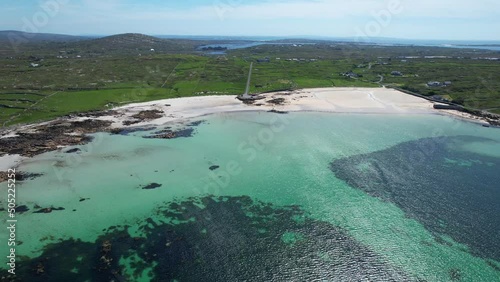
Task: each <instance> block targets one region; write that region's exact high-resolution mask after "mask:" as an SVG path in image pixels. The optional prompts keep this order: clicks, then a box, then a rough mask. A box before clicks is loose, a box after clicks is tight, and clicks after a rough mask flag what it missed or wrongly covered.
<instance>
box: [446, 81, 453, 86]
mask: <svg viewBox="0 0 500 282" xmlns="http://www.w3.org/2000/svg"><path fill="white" fill-rule="evenodd" d="M451 84H452V83H451V81H445V82H444V86H450V85H451Z"/></svg>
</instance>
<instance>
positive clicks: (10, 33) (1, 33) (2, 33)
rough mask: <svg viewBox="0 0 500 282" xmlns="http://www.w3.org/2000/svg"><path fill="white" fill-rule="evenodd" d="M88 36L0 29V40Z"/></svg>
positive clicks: (77, 38) (50, 40)
mask: <svg viewBox="0 0 500 282" xmlns="http://www.w3.org/2000/svg"><path fill="white" fill-rule="evenodd" d="M89 38H90V37H84V36H73V35H65V34H53V33H29V32H22V31H16V30H0V41H11V40H17V41H19V40H22V41H23V42H25V43H28V42H72V41H80V40H85V39H89Z"/></svg>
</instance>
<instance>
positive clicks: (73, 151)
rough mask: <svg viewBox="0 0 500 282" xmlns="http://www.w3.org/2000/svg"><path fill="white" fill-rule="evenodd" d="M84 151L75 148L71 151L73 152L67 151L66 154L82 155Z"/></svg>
mask: <svg viewBox="0 0 500 282" xmlns="http://www.w3.org/2000/svg"><path fill="white" fill-rule="evenodd" d="M81 151H82V150H80V148H74V149H71V150H67V151H66V152H65V153H66V154H73V153H80V152H81Z"/></svg>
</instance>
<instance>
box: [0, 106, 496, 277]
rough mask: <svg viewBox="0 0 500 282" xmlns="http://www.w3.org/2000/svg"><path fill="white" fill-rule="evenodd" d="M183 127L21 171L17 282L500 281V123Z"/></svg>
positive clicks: (316, 120)
mask: <svg viewBox="0 0 500 282" xmlns="http://www.w3.org/2000/svg"><path fill="white" fill-rule="evenodd" d="M194 121H201V123H199V124H198V123H192V122H193V120H190V121H184V122H182V123H177V124H175V125H166V126H168V127H173V128H174V129H183V128H193V129H194V131H193V134H192V136H187V137H180V138H176V139H170V140H165V139H147V138H143V137H144V136H149V135H151V134H152V133H153V132H155V131H159V130H162V129H163V128H162V127H161V128H156V129H154V130H151V131H137V132H132V133H129V134H125V133H124V134H121V135H111V134H108V133H99V134H95V135H94V141H93V142H91V143H89V144H88V145H85V146H79V147H78V148H80V149H81V152H79V153H65V151H67V149H63V150H61V151H58V152H51V153H46V154H43V155H40V156H38V157H35V158H33V159H31V160H30V161H28V162H26V163H25V164H23V165H21V166H20V167H19V168H18V170H19V171H24V172H30V173H40V174H42V176H40V177H37V178H33V179H31V180H26V181H24V182H22V183H18V185H17V194H18V195H17V201H18V205H26V207H27V208H28V209H29V210H28V211H26V212H23V213H18V216H17V219H18V223H17V239H18V241H20V242H19V243H20V244H19V245H18V246H17V248H16V252H17V254H18V256H19V257H18V258H19V262H18V269H17V270H18V274H17V278H18V279H20V281H110V280H111V279H114V280H115V281H314V280H316V281H500V220H499V218H500V217H499V216H498V215H499V214H500V185H498V183H500V130H499V129H497V128H485V127H482V126H480V125H477V124H473V123H469V122H464V121H460V120H457V119H453V118H450V117H446V116H439V115H354V114H353V115H350V114H325V113H293V114H286V115H281V114H273V113H258V112H244V113H232V114H218V115H211V116H206V117H202V118H198V119H196V120H194ZM69 149H71V148H69ZM153 183H154V184H159V185H161V186H159V185H155V186H159V187H156V188H155V189H143V188H147V186H148V185H149V184H153ZM0 188H1V193H2V194H5V195H6V194H7V191H6V189H7V185H6V183H2V184H0ZM3 198H5V197H3ZM3 198H2V200H1V207H4V208H5V207H6V201H5V200H3ZM45 208H52V211H51V212H50V213H44V212H42V213H36V211H40V210H43V209H45ZM54 208H63V209H61V210H56V209H54ZM5 219H6V218H5ZM7 236H8V234H7V232H6V231H5V230H2V231H1V233H0V242H7ZM1 246H2V247H1V248H0V250H1V251H2V254H4V253H5V254H7V246H6V244H3V243H2V245H1ZM3 267H6V265H4V266H3ZM37 269H43V272H42V273H40V272H39V273H38V274H37V273H36V270H37Z"/></svg>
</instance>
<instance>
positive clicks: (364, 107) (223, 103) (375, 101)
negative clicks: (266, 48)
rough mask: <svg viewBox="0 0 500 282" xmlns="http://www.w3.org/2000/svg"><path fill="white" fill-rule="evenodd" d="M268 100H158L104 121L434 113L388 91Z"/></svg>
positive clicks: (323, 91)
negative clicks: (158, 114)
mask: <svg viewBox="0 0 500 282" xmlns="http://www.w3.org/2000/svg"><path fill="white" fill-rule="evenodd" d="M263 96H265V97H266V98H265V99H263V100H258V101H256V102H255V104H253V105H245V104H243V103H242V102H240V101H239V100H237V99H236V96H204V97H188V98H178V99H167V100H159V101H153V102H147V103H140V104H130V105H127V106H123V107H119V108H116V109H114V110H116V111H118V112H120V113H122V114H123V115H122V116H120V117H119V118H118V119H116V118H114V119H110V118H106V117H103V118H101V119H107V120H113V121H115V122H116V123H115V126H118V127H121V126H122V125H121V124H120V121H124V120H127V119H131V116H132V115H134V114H137V113H139V112H140V111H144V110H154V109H156V110H161V111H163V112H165V117H163V118H160V119H156V120H153V121H148V122H144V123H140V124H135V125H134V126H142V125H147V124H156V125H160V124H164V123H167V122H171V121H175V120H179V119H186V118H192V117H197V116H202V115H207V114H213V113H224V112H237V111H269V110H272V109H276V110H280V111H289V112H299V111H317V112H331V113H376V114H405V113H406V114H415V113H435V112H436V110H434V109H433V108H432V105H433V104H432V103H430V102H429V101H427V100H424V99H420V98H417V97H414V96H411V95H407V94H405V93H402V92H399V91H396V90H393V89H387V88H316V89H303V90H297V91H293V92H276V93H268V94H264V95H263ZM276 98H284V99H285V102H284V104H283V105H273V104H270V103H268V101H270V100H272V99H276Z"/></svg>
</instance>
